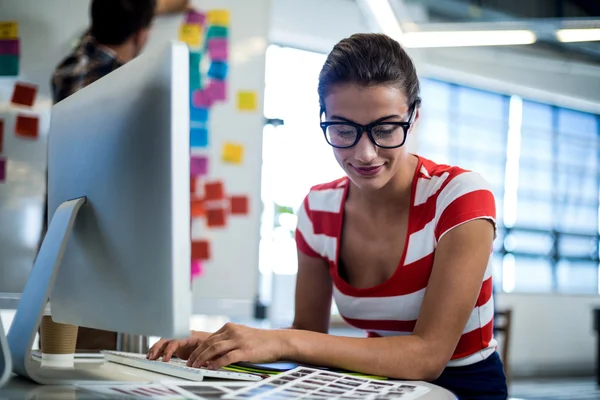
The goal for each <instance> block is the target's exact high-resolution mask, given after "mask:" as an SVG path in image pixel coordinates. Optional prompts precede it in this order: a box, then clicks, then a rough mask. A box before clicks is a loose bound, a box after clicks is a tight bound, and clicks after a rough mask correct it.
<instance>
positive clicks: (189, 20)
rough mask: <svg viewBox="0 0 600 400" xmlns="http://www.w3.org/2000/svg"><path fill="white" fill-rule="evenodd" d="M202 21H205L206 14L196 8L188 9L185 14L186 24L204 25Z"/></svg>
mask: <svg viewBox="0 0 600 400" xmlns="http://www.w3.org/2000/svg"><path fill="white" fill-rule="evenodd" d="M204 21H206V14H204V13H201V12H199V11H196V10H190V11H189V12H188V13H187V14H186V16H185V23H186V24H198V25H204Z"/></svg>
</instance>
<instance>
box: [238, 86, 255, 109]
mask: <svg viewBox="0 0 600 400" xmlns="http://www.w3.org/2000/svg"><path fill="white" fill-rule="evenodd" d="M237 97H238V98H237V108H238V110H240V111H256V110H257V108H258V100H257V97H258V96H257V95H256V92H253V91H250V90H240V91H239V92H238V96H237Z"/></svg>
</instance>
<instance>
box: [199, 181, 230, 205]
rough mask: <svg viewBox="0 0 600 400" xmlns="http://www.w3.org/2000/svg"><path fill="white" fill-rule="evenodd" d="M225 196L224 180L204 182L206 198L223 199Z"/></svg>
mask: <svg viewBox="0 0 600 400" xmlns="http://www.w3.org/2000/svg"><path fill="white" fill-rule="evenodd" d="M224 198H225V190H224V188H223V182H219V181H216V182H206V183H205V184H204V200H208V201H210V200H223V199H224Z"/></svg>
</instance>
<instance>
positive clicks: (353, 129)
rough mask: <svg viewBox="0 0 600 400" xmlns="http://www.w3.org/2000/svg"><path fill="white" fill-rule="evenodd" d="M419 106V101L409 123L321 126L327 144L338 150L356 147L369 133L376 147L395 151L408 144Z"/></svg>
mask: <svg viewBox="0 0 600 400" xmlns="http://www.w3.org/2000/svg"><path fill="white" fill-rule="evenodd" d="M417 105H418V101H415V102H414V103H413V106H412V111H411V113H410V117H409V118H408V121H407V122H404V121H403V122H397V121H393V122H392V121H379V122H377V121H376V122H373V123H371V124H368V125H360V124H357V123H354V122H352V121H323V122H321V124H320V125H321V129H323V134H324V135H325V140H327V143H329V144H330V145H331V146H333V147H335V148H338V149H347V148H350V147H352V146H355V145H356V144H357V143H358V141H359V140H360V138H361V137H362V134H363V132H367V136H368V137H369V139H370V140H371V142H373V143H374V144H375V145H376V146H378V147H381V148H383V149H394V148H397V147H401V146H402V145H404V143H405V142H406V136H407V135H408V130H409V129H410V127H411V125H412V124H413V122H414V120H415V116H416V114H417Z"/></svg>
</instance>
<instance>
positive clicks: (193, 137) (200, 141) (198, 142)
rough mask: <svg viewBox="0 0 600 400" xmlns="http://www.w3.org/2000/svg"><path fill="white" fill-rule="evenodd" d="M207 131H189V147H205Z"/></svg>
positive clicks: (206, 144) (203, 129)
mask: <svg viewBox="0 0 600 400" xmlns="http://www.w3.org/2000/svg"><path fill="white" fill-rule="evenodd" d="M207 146H208V131H207V130H206V128H192V129H190V147H207Z"/></svg>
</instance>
